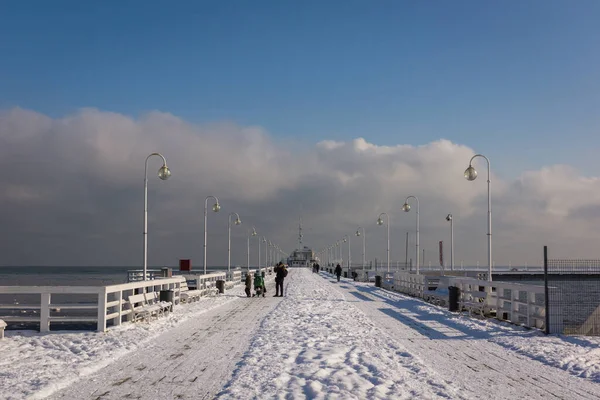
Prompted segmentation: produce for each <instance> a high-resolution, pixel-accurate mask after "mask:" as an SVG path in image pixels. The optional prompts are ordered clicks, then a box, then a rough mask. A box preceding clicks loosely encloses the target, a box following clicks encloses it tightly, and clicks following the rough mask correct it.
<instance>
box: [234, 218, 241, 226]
mask: <svg viewBox="0 0 600 400" xmlns="http://www.w3.org/2000/svg"><path fill="white" fill-rule="evenodd" d="M241 223H242V220H241V219H239V218H236V219H235V222H234V224H236V225H239V224H241Z"/></svg>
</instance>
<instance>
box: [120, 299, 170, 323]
mask: <svg viewBox="0 0 600 400" xmlns="http://www.w3.org/2000/svg"><path fill="white" fill-rule="evenodd" d="M127 301H129V305H130V306H131V312H132V315H133V321H134V322H136V321H140V320H144V319H146V320H149V319H150V318H151V317H153V316H154V317H158V315H159V313H160V312H161V310H162V307H161V306H160V305H158V304H148V302H147V301H146V295H145V294H144V293H140V294H132V295H130V296H129V297H128V298H127Z"/></svg>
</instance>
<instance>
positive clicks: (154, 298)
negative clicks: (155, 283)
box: [145, 292, 173, 315]
mask: <svg viewBox="0 0 600 400" xmlns="http://www.w3.org/2000/svg"><path fill="white" fill-rule="evenodd" d="M145 296H146V303H148V305H157V306H159V307H160V311H159V314H163V315H164V314H165V313H168V312H169V311H171V306H172V305H173V303H171V302H170V301H162V300H160V298H159V295H158V292H149V293H145Z"/></svg>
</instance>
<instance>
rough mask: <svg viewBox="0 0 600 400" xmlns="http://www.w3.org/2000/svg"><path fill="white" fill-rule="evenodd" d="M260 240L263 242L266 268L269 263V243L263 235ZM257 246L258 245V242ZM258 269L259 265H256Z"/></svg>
mask: <svg viewBox="0 0 600 400" xmlns="http://www.w3.org/2000/svg"><path fill="white" fill-rule="evenodd" d="M262 242H263V243H264V244H265V268H267V267H268V263H269V249H268V247H267V246H268V245H269V243H267V238H266V237H264V236H263V240H262ZM258 246H259V247H260V243H259V244H258ZM258 270H259V271H260V265H259V266H258Z"/></svg>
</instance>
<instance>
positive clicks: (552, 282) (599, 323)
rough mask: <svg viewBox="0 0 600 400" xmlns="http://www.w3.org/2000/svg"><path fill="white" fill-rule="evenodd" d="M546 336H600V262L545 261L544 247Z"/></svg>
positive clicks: (546, 257)
mask: <svg viewBox="0 0 600 400" xmlns="http://www.w3.org/2000/svg"><path fill="white" fill-rule="evenodd" d="M544 286H545V291H546V293H545V300H546V301H545V303H546V333H559V334H564V335H594V336H600V260H577V259H575V260H565V259H551V258H548V249H547V247H546V246H544Z"/></svg>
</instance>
